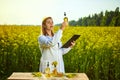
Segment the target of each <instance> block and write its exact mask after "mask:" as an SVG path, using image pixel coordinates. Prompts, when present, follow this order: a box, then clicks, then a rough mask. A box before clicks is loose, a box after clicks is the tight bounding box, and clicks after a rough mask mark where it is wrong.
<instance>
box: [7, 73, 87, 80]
mask: <svg viewBox="0 0 120 80" xmlns="http://www.w3.org/2000/svg"><path fill="white" fill-rule="evenodd" d="M67 74H71V73H67ZM76 74H77V75H76V76H75V77H74V78H67V77H66V78H65V77H64V78H63V77H51V78H46V77H45V76H44V74H42V77H34V76H33V75H32V72H14V73H12V75H11V76H10V77H8V80H89V79H88V77H87V75H86V74H85V73H76Z"/></svg>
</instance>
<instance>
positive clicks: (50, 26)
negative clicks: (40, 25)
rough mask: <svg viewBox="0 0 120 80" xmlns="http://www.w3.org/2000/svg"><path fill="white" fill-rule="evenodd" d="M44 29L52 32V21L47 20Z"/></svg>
mask: <svg viewBox="0 0 120 80" xmlns="http://www.w3.org/2000/svg"><path fill="white" fill-rule="evenodd" d="M46 29H47V30H53V20H52V19H47V20H46Z"/></svg>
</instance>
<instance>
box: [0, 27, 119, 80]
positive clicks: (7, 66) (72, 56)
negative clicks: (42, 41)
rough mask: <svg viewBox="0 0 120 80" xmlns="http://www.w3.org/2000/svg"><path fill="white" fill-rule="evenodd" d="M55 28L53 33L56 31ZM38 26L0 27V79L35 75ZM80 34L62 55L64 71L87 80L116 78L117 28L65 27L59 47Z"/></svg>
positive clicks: (38, 56) (37, 51) (117, 72)
mask: <svg viewBox="0 0 120 80" xmlns="http://www.w3.org/2000/svg"><path fill="white" fill-rule="evenodd" d="M58 29H59V28H58V27H55V32H56V31H57V30H58ZM39 34H40V27H35V26H34V27H32V26H30V27H25V26H22V27H21V26H19V27H18V26H9V27H8V26H0V79H1V80H5V79H6V78H7V77H8V76H10V75H11V74H12V72H37V71H38V69H39V60H40V57H41V53H40V49H39V44H38V41H37V40H38V36H39ZM73 34H80V35H81V37H80V38H79V39H78V40H77V41H76V45H75V46H74V47H73V49H72V50H71V51H70V52H68V53H67V54H65V55H64V63H65V70H66V72H73V73H74V72H75V73H77V72H80V73H82V72H83V73H86V74H87V76H88V77H89V79H90V80H119V79H120V40H119V39H120V36H119V34H120V28H119V27H101V28H100V27H87V28H85V27H68V28H67V29H66V30H65V31H64V32H63V37H62V42H63V44H64V43H65V42H66V41H67V40H68V39H69V38H70V37H71V36H72V35H73Z"/></svg>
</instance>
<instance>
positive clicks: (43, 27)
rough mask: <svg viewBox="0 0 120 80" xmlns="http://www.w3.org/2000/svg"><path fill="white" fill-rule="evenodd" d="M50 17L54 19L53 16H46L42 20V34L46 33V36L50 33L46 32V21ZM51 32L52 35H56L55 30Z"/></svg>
mask: <svg viewBox="0 0 120 80" xmlns="http://www.w3.org/2000/svg"><path fill="white" fill-rule="evenodd" d="M48 19H52V17H46V18H45V19H43V21H42V29H41V34H42V35H45V36H46V35H48V33H47V32H46V21H47V20H48ZM51 34H52V36H53V35H54V33H53V31H51Z"/></svg>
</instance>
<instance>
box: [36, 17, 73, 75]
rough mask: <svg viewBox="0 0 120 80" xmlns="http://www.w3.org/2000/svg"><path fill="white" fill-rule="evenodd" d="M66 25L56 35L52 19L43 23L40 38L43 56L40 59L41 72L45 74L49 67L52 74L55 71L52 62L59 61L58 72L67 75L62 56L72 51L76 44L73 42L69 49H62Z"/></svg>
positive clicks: (63, 24)
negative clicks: (62, 38)
mask: <svg viewBox="0 0 120 80" xmlns="http://www.w3.org/2000/svg"><path fill="white" fill-rule="evenodd" d="M66 25H67V23H66V22H63V23H62V25H61V27H60V29H59V30H58V31H57V32H56V33H55V34H54V33H53V20H52V18H51V17H47V18H45V19H44V20H43V21H42V35H40V36H39V37H38V41H39V44H40V50H41V54H42V56H41V59H40V68H39V71H40V72H43V73H44V72H45V69H46V67H47V66H48V65H49V68H50V72H52V71H53V69H54V66H53V65H52V62H54V61H57V63H58V64H57V66H56V68H57V71H58V72H62V73H65V70H64V62H63V56H62V55H63V54H65V53H67V52H68V51H70V49H71V47H72V46H74V45H75V43H74V42H72V43H71V46H70V47H69V48H61V46H62V43H61V40H60V39H61V37H62V32H63V30H64V29H65V27H66Z"/></svg>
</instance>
